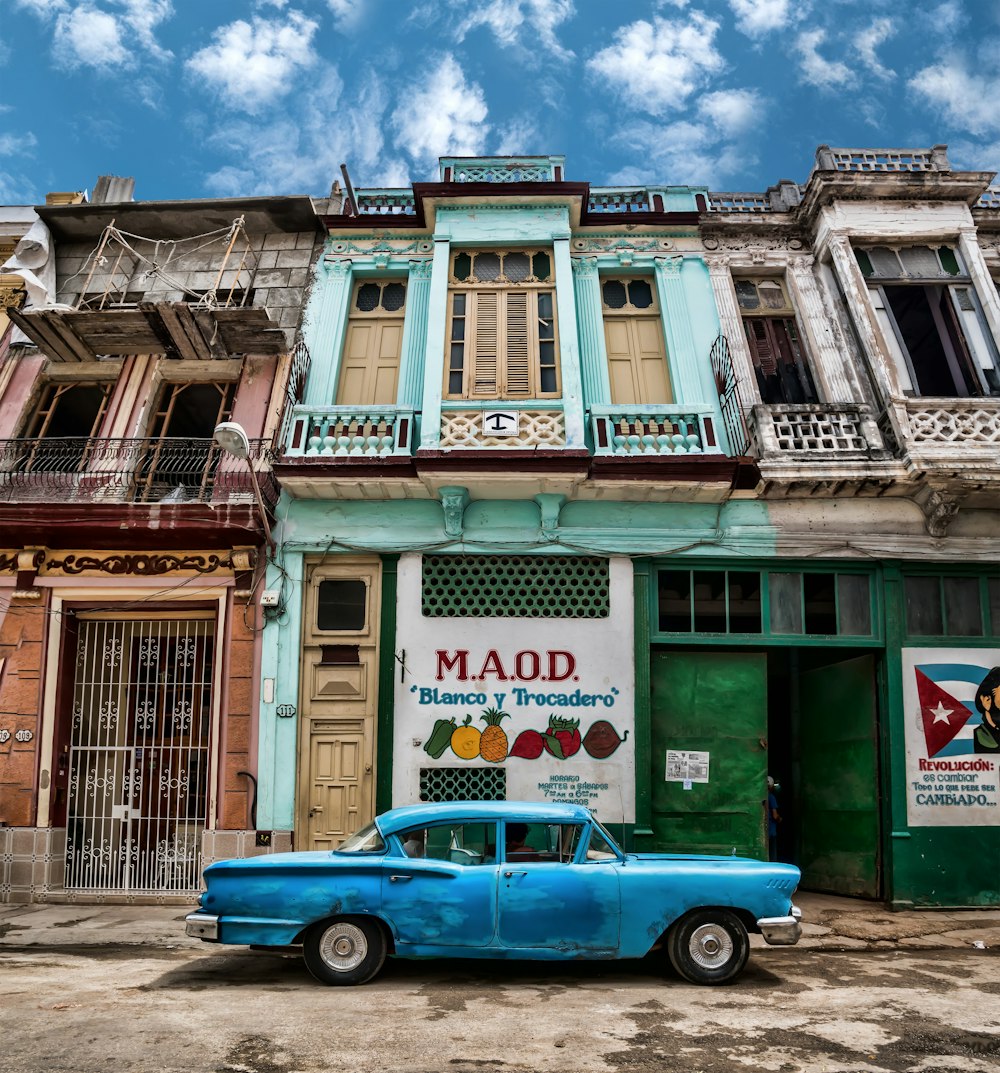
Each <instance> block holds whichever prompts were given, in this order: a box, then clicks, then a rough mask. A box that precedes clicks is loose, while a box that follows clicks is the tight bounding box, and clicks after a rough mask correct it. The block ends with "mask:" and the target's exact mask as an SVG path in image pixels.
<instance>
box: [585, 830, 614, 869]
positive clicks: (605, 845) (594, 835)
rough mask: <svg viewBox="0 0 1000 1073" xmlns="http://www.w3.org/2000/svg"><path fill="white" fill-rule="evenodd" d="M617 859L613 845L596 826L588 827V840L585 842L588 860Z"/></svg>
mask: <svg viewBox="0 0 1000 1073" xmlns="http://www.w3.org/2000/svg"><path fill="white" fill-rule="evenodd" d="M617 859H618V854H617V853H615V851H614V847H613V846H612V845H611V843H610V842H609V841H608V840H607V839H606V838H605V837H604V835H603V834H601V832H600V831H599V830H598V829H597V828H596V827H592V828H591V829H590V841H589V842H588V843H587V860H588V861H614V860H617Z"/></svg>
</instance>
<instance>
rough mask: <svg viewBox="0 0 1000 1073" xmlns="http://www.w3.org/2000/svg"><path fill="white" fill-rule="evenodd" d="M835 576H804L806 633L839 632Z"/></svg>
mask: <svg viewBox="0 0 1000 1073" xmlns="http://www.w3.org/2000/svg"><path fill="white" fill-rule="evenodd" d="M834 580H835V575H834V574H803V575H802V588H803V591H804V593H805V604H806V633H825V634H835V633H836V632H837V601H836V596H835V590H834Z"/></svg>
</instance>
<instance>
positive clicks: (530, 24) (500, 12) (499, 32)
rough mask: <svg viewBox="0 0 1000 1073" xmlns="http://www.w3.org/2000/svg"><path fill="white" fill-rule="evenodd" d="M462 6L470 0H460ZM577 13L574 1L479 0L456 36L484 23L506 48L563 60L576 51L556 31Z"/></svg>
mask: <svg viewBox="0 0 1000 1073" xmlns="http://www.w3.org/2000/svg"><path fill="white" fill-rule="evenodd" d="M459 2H460V3H461V4H462V6H463V7H465V6H467V0H459ZM575 13H576V9H575V8H574V6H573V0H488V2H487V3H481V2H478V0H476V2H474V3H473V4H472V5H471V7H470V8H469V10H468V13H467V14H466V16H465V18H464V19H462V21H461V22H460V23H459V25H458V27H457V29H456V31H455V36H456V39H457V40H458V41H459V42H461V41H464V40H465V37H466V35H467V34H468V33H470V32H471V31H472V30H475V29H478V28H479V27H480V26H485V27H488V28H489V29H490V31H491V32H492V33H493V36H494V37H495V38H496V39H497V42H498V43H499V44H500V45H502V46H503V47H504V48H511V47H515V46H521V47H523V48H531V49H532V50H533V49H535V48H536V47H537V46H541V47H542V48H543V49H545V51H547V52H549V53H551V54H552V55H553V56H556V57H558V58H559V59H562V60H568V59H571V58H572V56H573V53H572V52H571V51H570V50H569V49H566V48H564V47H563V46H562V45H561V44H560V42H559V39H558V37H557V36H556V30H557V29H558V27H559V26H560V25H561V24H562V23H564V22H565V21H566V20H567V19H569V18H571V17H572V16H573V15H574V14H575Z"/></svg>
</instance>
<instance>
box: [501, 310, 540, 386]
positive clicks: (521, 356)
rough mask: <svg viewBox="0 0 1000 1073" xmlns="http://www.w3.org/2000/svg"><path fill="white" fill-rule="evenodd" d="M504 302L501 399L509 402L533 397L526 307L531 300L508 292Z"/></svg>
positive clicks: (530, 350) (532, 348)
mask: <svg viewBox="0 0 1000 1073" xmlns="http://www.w3.org/2000/svg"><path fill="white" fill-rule="evenodd" d="M504 298H505V299H506V301H505V302H504V305H505V306H506V311H505V317H504V336H505V344H506V345H505V347H504V351H505V358H506V361H505V365H506V370H505V371H506V375H505V377H504V395H505V396H506V397H507V398H512V399H529V398H531V396H532V394H533V391H532V376H531V365H532V362H531V355H532V351H533V350H534V349H535V348H534V347H532V345H531V337H530V336H529V333H528V305H529V302H530V301H531V298H530V297H529V295H528V294H527V293H526V292H525V291H508V292H507V293H506V294H505V295H504Z"/></svg>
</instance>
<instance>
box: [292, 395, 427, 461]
mask: <svg viewBox="0 0 1000 1073" xmlns="http://www.w3.org/2000/svg"><path fill="white" fill-rule="evenodd" d="M413 426H414V411H413V410H412V409H400V408H398V407H395V406H385V407H380V406H294V407H292V419H291V432H290V434H289V437H288V443H287V445H286V447H285V454H286V456H287V457H288V458H355V459H357V458H384V457H386V456H388V455H409V454H411V453H412V445H413V440H414V427H413Z"/></svg>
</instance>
